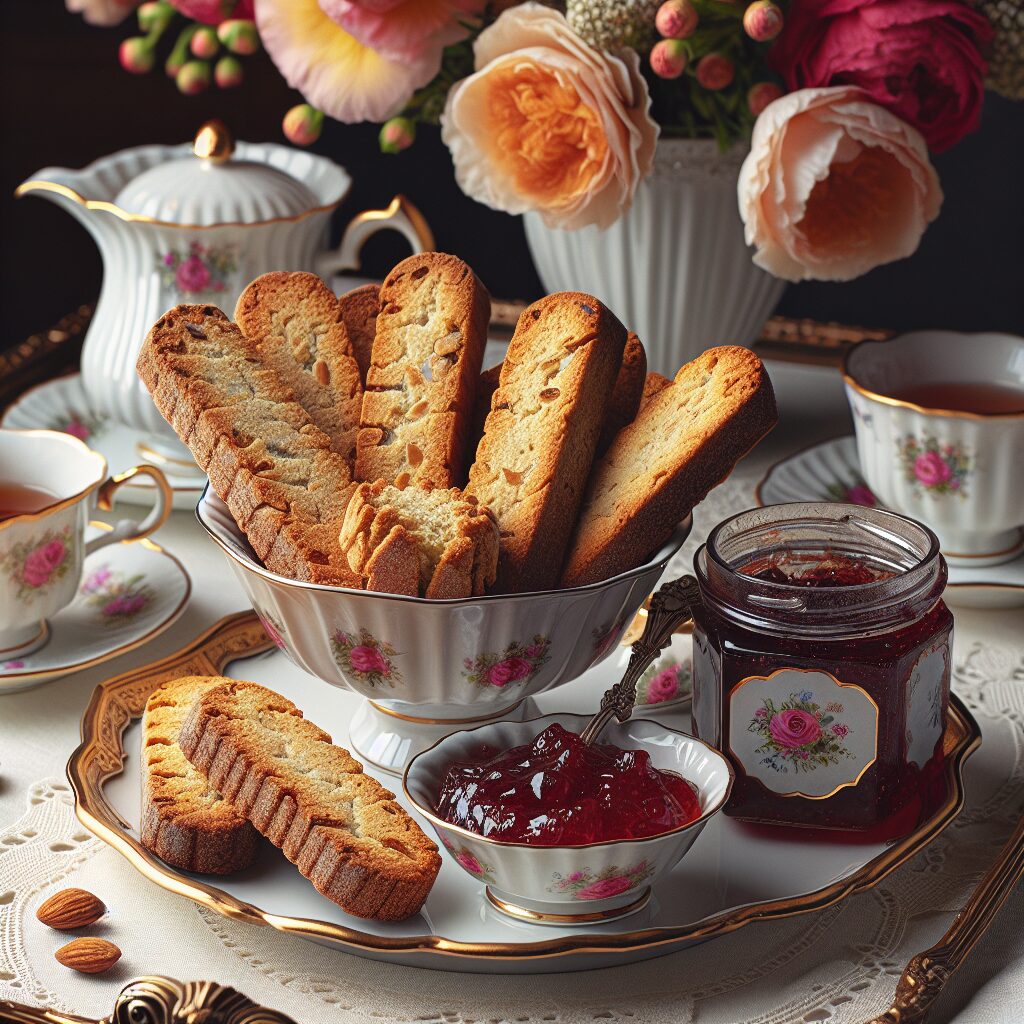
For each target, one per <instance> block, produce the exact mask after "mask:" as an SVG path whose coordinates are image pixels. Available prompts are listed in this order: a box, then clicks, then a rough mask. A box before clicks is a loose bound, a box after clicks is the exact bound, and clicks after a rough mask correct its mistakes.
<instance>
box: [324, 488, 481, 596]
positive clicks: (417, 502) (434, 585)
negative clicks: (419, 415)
mask: <svg viewBox="0 0 1024 1024" xmlns="http://www.w3.org/2000/svg"><path fill="white" fill-rule="evenodd" d="M340 541H341V549H342V551H344V552H345V554H346V556H347V557H348V564H349V567H350V568H351V569H352V570H353V571H355V572H358V573H359V574H360V576H361V577H362V580H363V586H364V587H365V589H367V590H377V591H383V592H385V593H389V594H405V595H408V596H410V597H429V598H436V599H441V600H444V599H453V598H460V597H472V596H479V595H481V594H483V593H484V591H485V589H486V588H487V587H489V586H490V585H491V584H492V583H493V582H494V578H495V575H496V573H497V568H498V527H497V524H496V523H495V522H494V517H493V516H492V515H491V514H490V512H488V511H487V509H485V508H482V507H481V506H479V505H478V504H477V503H476V502H473V501H467V500H465V499H464V498H463V495H462V492H461V491H460V490H459V489H458V488H455V487H453V488H451V489H449V490H446V489H444V488H441V487H434V486H433V485H431V484H409V485H408V486H407V487H405V488H398V487H395V486H394V485H392V484H385V483H384V481H383V480H378V481H377V482H376V483H373V484H366V483H364V484H360V485H359V486H358V487H357V488H356V490H355V493H354V494H353V495H352V498H351V499H350V501H349V504H348V511H347V512H346V513H345V522H344V524H343V525H342V528H341V537H340Z"/></svg>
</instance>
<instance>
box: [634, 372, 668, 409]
mask: <svg viewBox="0 0 1024 1024" xmlns="http://www.w3.org/2000/svg"><path fill="white" fill-rule="evenodd" d="M671 383H672V381H671V380H669V378H668V377H663V376H662V375H661V374H660V373H649V374H647V378H646V379H645V380H644V393H643V395H642V396H641V398H640V407H641V408H643V406H644V405H645V404H646V403H647V402H649V401H650V400H651V399H652V398H653V397H654V396H655V395H657V394H659V393H660V392H662V391H664V390H665V388H667V387H669V386H670V385H671ZM638 411H639V410H638Z"/></svg>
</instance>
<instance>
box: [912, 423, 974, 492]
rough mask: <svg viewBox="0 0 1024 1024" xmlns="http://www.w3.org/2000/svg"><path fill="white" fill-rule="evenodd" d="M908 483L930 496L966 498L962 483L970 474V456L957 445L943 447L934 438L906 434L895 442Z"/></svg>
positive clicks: (963, 483) (944, 445)
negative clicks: (960, 496) (947, 495)
mask: <svg viewBox="0 0 1024 1024" xmlns="http://www.w3.org/2000/svg"><path fill="white" fill-rule="evenodd" d="M897 448H898V454H899V457H900V461H901V462H902V463H903V471H904V475H905V477H906V480H907V482H908V483H911V484H913V485H914V486H915V488H916V487H923V488H924V490H925V491H926V492H927V493H929V494H960V495H962V496H963V497H966V496H967V492H966V489H965V484H966V482H967V478H968V476H969V475H970V472H971V456H970V455H969V454H968V452H967V450H966V449H965V448H964V447H963V446H962V445H960V444H942V443H940V442H939V440H938V439H937V438H935V437H931V436H930V435H926V436H925V437H923V438H920V439H919V438H917V437H914V436H913V435H912V434H908V435H907V436H906V437H904V438H903V440H902V441H898V442H897Z"/></svg>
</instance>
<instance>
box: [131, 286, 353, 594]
mask: <svg viewBox="0 0 1024 1024" xmlns="http://www.w3.org/2000/svg"><path fill="white" fill-rule="evenodd" d="M137 365H138V371H139V376H140V377H141V378H142V381H143V383H144V384H145V385H146V387H147V388H148V389H149V392H150V394H151V395H152V396H153V401H154V402H155V403H156V407H157V409H159V410H160V413H161V415H162V416H163V417H164V419H166V420H167V422H168V423H169V424H170V425H171V427H172V428H173V429H174V431H175V433H176V434H177V435H178V437H179V438H181V440H182V442H183V443H184V444H185V445H186V446H187V447H188V448H189V450H190V451H191V452H192V454H193V456H194V457H195V459H196V462H197V463H198V464H199V466H200V467H201V468H202V469H203V470H204V471H205V472H206V473H207V474H208V475H209V477H210V485H211V486H212V487H213V489H214V491H215V492H216V493H217V494H218V495H219V496H220V498H221V499H222V500H223V501H224V503H225V504H226V505H227V506H228V509H229V510H230V512H231V515H232V516H233V518H234V520H235V522H236V523H237V524H238V527H239V528H240V529H241V530H242V531H243V532H244V533H245V535H246V537H247V538H248V539H249V543H250V544H251V545H252V547H253V550H254V551H255V552H256V555H257V556H258V557H259V558H260V559H262V561H263V563H264V564H265V565H266V567H267V568H268V569H270V570H271V571H272V572H277V573H280V574H281V575H282V576H288V577H290V578H291V579H295V580H299V581H302V582H310V583H321V584H326V585H330V586H358V585H359V583H358V577H356V576H355V574H354V573H353V572H352V570H351V569H349V567H348V562H347V561H346V559H345V557H344V555H343V554H342V551H341V548H340V546H339V545H338V531H339V530H340V529H341V523H342V520H343V519H344V514H345V505H346V504H347V501H348V496H349V494H350V493H351V490H352V488H353V483H352V480H351V474H350V470H349V464H348V460H347V459H346V458H345V457H344V456H343V455H339V454H338V453H337V452H335V451H332V449H331V441H330V438H329V437H327V435H326V434H324V432H323V431H322V430H320V429H319V428H317V427H316V426H315V424H314V423H313V422H312V421H311V419H310V417H309V415H308V413H307V412H306V411H305V410H304V409H303V408H302V406H301V405H300V404H299V402H298V401H297V396H296V394H295V390H294V389H293V388H291V387H289V386H288V385H287V384H286V383H285V382H284V381H283V380H282V379H281V377H280V375H279V374H278V373H276V372H274V371H273V370H271V369H268V368H267V366H266V365H265V364H264V362H263V361H262V359H261V355H260V350H259V346H258V345H257V343H256V342H254V341H252V340H251V339H249V338H246V337H245V335H244V334H242V332H241V331H240V330H239V329H238V327H236V326H235V325H234V324H233V323H231V322H230V321H229V320H228V319H227V317H226V316H225V315H224V314H223V313H222V312H221V311H220V310H219V309H217V307H216V306H176V307H175V308H174V309H171V310H169V311H168V312H167V313H165V314H164V315H163V316H162V317H161V318H160V319H159V320H158V321H157V322H156V324H154V326H153V327H152V328H151V330H150V332H149V334H148V335H147V337H146V340H145V342H144V343H143V346H142V349H141V351H140V352H139V359H138V364H137ZM295 372H296V373H298V372H300V371H299V370H298V369H297V368H296V371H295Z"/></svg>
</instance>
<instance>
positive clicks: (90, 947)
mask: <svg viewBox="0 0 1024 1024" xmlns="http://www.w3.org/2000/svg"><path fill="white" fill-rule="evenodd" d="M53 955H54V956H55V957H56V959H57V963H59V964H63V965H64V966H65V967H70V968H71V970H73V971H79V972H80V973H81V974H102V973H103V972H104V971H109V970H110V968H111V967H113V966H114V964H116V963H117V961H118V960H120V959H121V950H119V949H118V948H117V946H115V945H114V944H113V943H112V942H107V940H106V939H94V938H90V937H88V936H83V937H82V938H79V939H72V940H71V941H70V942H69V943H68V944H67V945H66V946H61V947H60V949H58V950H57V952H56V953H54V954H53Z"/></svg>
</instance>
